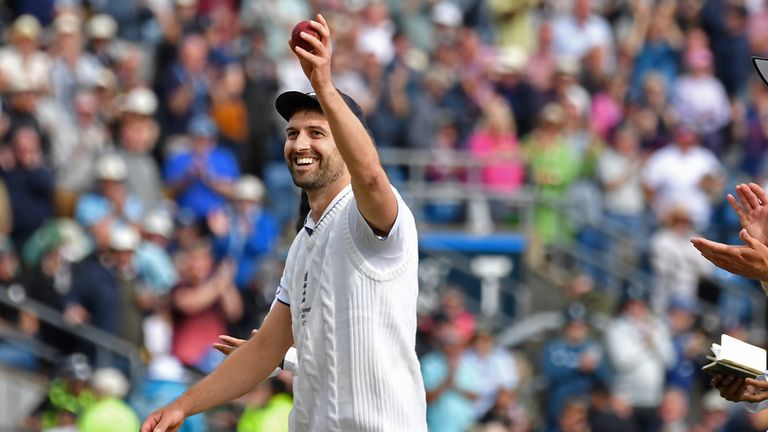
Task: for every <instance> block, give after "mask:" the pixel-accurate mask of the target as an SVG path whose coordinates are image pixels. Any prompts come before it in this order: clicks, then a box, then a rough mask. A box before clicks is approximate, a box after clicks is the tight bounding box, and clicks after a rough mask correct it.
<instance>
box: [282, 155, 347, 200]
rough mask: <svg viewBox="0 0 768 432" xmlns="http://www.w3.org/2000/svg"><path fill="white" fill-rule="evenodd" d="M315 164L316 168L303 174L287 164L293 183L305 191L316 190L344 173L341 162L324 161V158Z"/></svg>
mask: <svg viewBox="0 0 768 432" xmlns="http://www.w3.org/2000/svg"><path fill="white" fill-rule="evenodd" d="M317 164H318V166H317V169H315V170H314V171H311V172H308V173H304V174H297V173H296V172H295V171H294V170H293V166H292V165H289V166H288V167H289V170H290V172H291V177H292V178H293V184H295V185H296V186H298V187H300V188H302V189H303V190H304V191H307V192H309V191H316V190H320V189H322V188H324V187H326V186H328V185H330V184H333V183H334V182H335V181H336V180H338V179H339V178H340V177H341V176H342V174H343V173H344V168H343V165H342V164H338V163H333V162H332V161H328V163H326V160H325V159H322V160H320V161H319V162H317Z"/></svg>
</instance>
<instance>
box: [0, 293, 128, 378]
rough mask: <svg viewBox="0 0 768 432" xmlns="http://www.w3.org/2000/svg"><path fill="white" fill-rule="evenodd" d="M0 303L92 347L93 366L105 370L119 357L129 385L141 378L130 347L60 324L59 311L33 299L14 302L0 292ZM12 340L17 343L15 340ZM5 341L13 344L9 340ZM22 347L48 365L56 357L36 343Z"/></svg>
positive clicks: (87, 329)
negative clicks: (124, 367)
mask: <svg viewBox="0 0 768 432" xmlns="http://www.w3.org/2000/svg"><path fill="white" fill-rule="evenodd" d="M0 303H1V304H4V305H6V306H10V307H13V308H16V309H18V310H23V311H27V312H29V313H32V314H34V315H35V316H36V317H37V318H38V319H39V320H41V321H43V322H45V323H47V324H49V325H51V326H54V327H56V328H57V329H59V330H61V331H64V332H66V333H69V334H71V335H74V336H76V337H77V338H79V339H81V340H84V341H86V342H88V343H90V344H92V345H93V346H94V347H95V348H96V360H95V363H96V366H109V365H111V364H112V359H113V358H114V356H119V357H122V358H123V359H125V360H126V361H127V363H128V369H129V370H128V374H129V376H128V378H129V379H130V380H131V382H140V379H141V377H142V376H143V369H142V361H141V356H140V354H139V349H138V347H136V346H135V345H134V344H132V343H130V342H127V341H125V340H123V339H121V338H119V337H117V336H115V335H112V334H110V333H107V332H105V331H103V330H100V329H98V328H96V327H93V326H91V325H88V324H82V325H77V326H73V325H71V324H69V323H68V322H66V321H65V320H64V318H63V316H62V314H61V313H60V312H59V311H57V310H55V309H53V308H51V307H49V306H46V305H44V304H42V303H40V302H38V301H35V300H33V299H29V298H26V299H24V300H22V301H18V300H15V299H13V298H12V297H11V296H10V295H9V294H8V292H7V291H6V290H0ZM8 335H9V336H10V334H8ZM1 336H2V335H0V337H1ZM16 336H18V335H16ZM16 340H17V341H19V340H21V339H19V338H16ZM9 341H13V338H10V339H9ZM24 344H25V345H24V347H25V348H30V351H32V352H33V353H34V354H35V355H38V356H39V357H40V358H44V359H46V360H49V361H52V362H55V361H56V360H57V358H58V356H59V354H60V353H58V352H57V351H56V350H55V349H53V348H50V347H47V346H45V345H44V344H43V343H42V342H40V341H35V342H32V343H28V342H26V341H25V342H24Z"/></svg>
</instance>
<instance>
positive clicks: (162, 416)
mask: <svg viewBox="0 0 768 432" xmlns="http://www.w3.org/2000/svg"><path fill="white" fill-rule="evenodd" d="M185 418H186V415H185V414H184V411H182V410H181V409H180V408H177V407H175V406H173V404H171V405H167V406H164V407H162V408H160V409H159V410H157V411H155V412H153V413H152V414H150V415H149V416H148V417H147V419H146V420H144V424H142V425H141V431H140V432H176V431H178V430H179V428H180V427H181V425H182V424H183V423H184V419H185Z"/></svg>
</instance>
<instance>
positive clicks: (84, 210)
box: [75, 153, 144, 227]
mask: <svg viewBox="0 0 768 432" xmlns="http://www.w3.org/2000/svg"><path fill="white" fill-rule="evenodd" d="M126 175H127V168H126V166H125V162H124V161H123V159H122V157H120V156H119V155H117V154H114V153H108V154H105V155H103V156H101V157H100V158H99V160H98V161H97V162H96V173H95V177H96V183H97V184H96V188H95V190H94V191H93V192H89V193H86V194H84V195H82V196H81V197H80V198H79V199H78V200H77V204H76V206H75V220H77V221H78V222H79V223H80V224H82V225H83V226H86V227H87V226H90V225H92V224H93V222H94V221H95V220H96V218H97V217H101V215H103V214H108V215H110V216H112V217H113V218H115V219H116V220H117V221H118V222H122V223H125V224H132V223H139V221H140V220H141V216H142V215H143V213H144V209H143V207H142V205H141V202H140V201H139V200H138V198H136V197H135V196H133V195H131V194H130V193H129V192H128V191H127V190H126V187H125V178H126Z"/></svg>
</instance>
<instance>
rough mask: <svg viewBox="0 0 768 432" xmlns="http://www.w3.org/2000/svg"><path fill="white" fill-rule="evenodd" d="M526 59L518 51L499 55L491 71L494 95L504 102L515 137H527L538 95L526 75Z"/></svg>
mask: <svg viewBox="0 0 768 432" xmlns="http://www.w3.org/2000/svg"><path fill="white" fill-rule="evenodd" d="M526 64H528V58H527V56H526V54H525V52H524V51H523V50H521V49H520V48H517V47H512V48H506V49H505V50H503V51H501V52H500V53H499V54H498V56H497V58H496V61H495V63H494V64H493V65H492V66H491V67H490V74H491V78H492V79H493V83H494V86H495V90H496V92H497V93H498V94H499V95H500V96H502V97H503V98H504V99H506V101H507V103H508V104H509V107H510V108H511V109H512V112H513V114H514V119H513V120H514V125H515V131H514V132H516V133H518V136H525V135H528V133H529V132H531V130H532V129H533V127H534V125H535V122H536V111H537V109H538V108H539V107H538V103H539V101H538V99H539V95H538V92H537V90H536V88H535V87H533V85H532V83H531V82H529V81H530V79H529V78H528V76H527V75H526V73H525V71H526Z"/></svg>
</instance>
